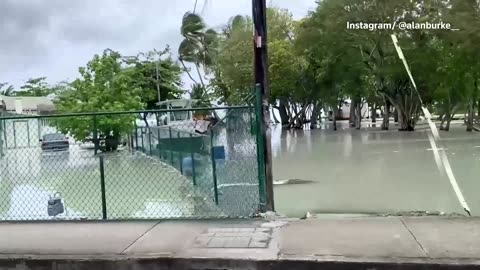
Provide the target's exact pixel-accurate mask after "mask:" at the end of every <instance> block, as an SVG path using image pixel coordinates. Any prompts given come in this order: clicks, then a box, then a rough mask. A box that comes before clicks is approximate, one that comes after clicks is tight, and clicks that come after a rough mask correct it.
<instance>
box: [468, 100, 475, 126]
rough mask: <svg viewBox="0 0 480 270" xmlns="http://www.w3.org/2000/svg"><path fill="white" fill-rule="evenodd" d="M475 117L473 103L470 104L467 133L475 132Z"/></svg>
mask: <svg viewBox="0 0 480 270" xmlns="http://www.w3.org/2000/svg"><path fill="white" fill-rule="evenodd" d="M473 115H474V112H473V102H469V104H468V112H467V132H472V131H473Z"/></svg>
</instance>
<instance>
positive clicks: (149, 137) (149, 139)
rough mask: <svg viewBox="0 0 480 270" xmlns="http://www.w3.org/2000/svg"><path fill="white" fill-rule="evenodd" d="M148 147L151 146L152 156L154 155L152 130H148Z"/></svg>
mask: <svg viewBox="0 0 480 270" xmlns="http://www.w3.org/2000/svg"><path fill="white" fill-rule="evenodd" d="M148 145H149V146H150V156H152V155H153V153H152V132H151V130H150V128H148Z"/></svg>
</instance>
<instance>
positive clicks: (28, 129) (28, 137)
mask: <svg viewBox="0 0 480 270" xmlns="http://www.w3.org/2000/svg"><path fill="white" fill-rule="evenodd" d="M27 141H28V147H30V119H27Z"/></svg>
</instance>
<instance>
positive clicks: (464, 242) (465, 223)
mask: <svg viewBox="0 0 480 270" xmlns="http://www.w3.org/2000/svg"><path fill="white" fill-rule="evenodd" d="M402 220H403V221H404V223H405V224H406V226H407V227H408V228H409V229H410V231H411V232H412V233H413V234H414V235H415V237H416V238H417V240H418V242H419V243H420V244H421V245H422V246H423V248H424V249H425V251H426V252H427V253H428V255H429V256H430V257H431V258H456V259H459V258H472V259H474V258H478V259H480V218H451V217H443V218H439V217H431V218H430V217H424V218H406V217H404V218H402Z"/></svg>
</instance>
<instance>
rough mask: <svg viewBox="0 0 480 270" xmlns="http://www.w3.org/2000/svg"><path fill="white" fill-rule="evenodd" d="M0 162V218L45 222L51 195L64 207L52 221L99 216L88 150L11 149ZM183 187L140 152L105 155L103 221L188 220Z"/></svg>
mask: <svg viewBox="0 0 480 270" xmlns="http://www.w3.org/2000/svg"><path fill="white" fill-rule="evenodd" d="M1 164H2V166H1V168H2V172H1V179H0V198H1V199H0V219H5V220H10V219H12V220H13V219H15V220H21V219H48V218H49V217H48V215H47V202H48V199H49V197H50V196H52V195H53V194H54V193H56V192H58V193H59V194H60V196H61V198H62V199H63V200H62V201H63V203H64V204H65V207H66V211H65V213H63V214H61V215H59V216H57V217H56V218H68V219H81V218H89V219H92V218H93V219H97V218H101V217H102V203H101V196H102V194H101V188H100V187H101V186H100V169H99V168H100V167H99V159H98V157H94V156H93V152H92V151H84V150H80V149H79V148H76V147H73V148H72V149H71V150H70V153H68V152H58V153H50V154H44V153H42V152H41V150H39V149H36V148H33V149H32V148H30V149H16V150H15V151H12V150H10V151H8V152H7V155H6V156H5V157H4V158H3V160H2V163H1ZM189 184H190V182H189V180H188V179H186V178H185V177H183V176H182V175H181V174H180V173H179V172H178V171H177V170H176V169H174V168H172V167H170V166H167V165H164V164H162V163H160V162H159V161H158V160H153V159H152V158H149V157H146V156H145V155H143V154H141V155H131V153H129V152H127V151H125V152H122V153H115V154H109V155H106V156H105V186H106V198H107V212H108V216H109V218H132V217H142V218H161V217H168V218H173V217H187V216H192V215H194V214H195V213H194V207H193V202H192V201H191V200H188V199H185V197H186V196H187V195H188V194H190V193H192V192H193V191H192V190H189V186H191V185H189Z"/></svg>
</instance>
